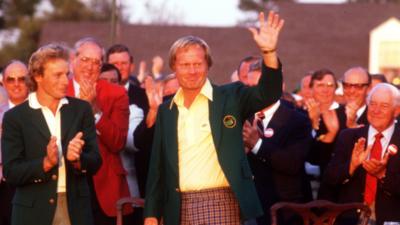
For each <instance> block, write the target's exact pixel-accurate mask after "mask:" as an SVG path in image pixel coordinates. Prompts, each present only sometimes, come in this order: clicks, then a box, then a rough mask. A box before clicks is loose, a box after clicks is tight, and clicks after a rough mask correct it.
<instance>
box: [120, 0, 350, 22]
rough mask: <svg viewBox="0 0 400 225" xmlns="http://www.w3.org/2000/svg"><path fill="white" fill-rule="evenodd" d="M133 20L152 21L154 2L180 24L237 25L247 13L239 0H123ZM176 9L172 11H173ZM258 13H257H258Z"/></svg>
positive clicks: (325, 0) (336, 0)
mask: <svg viewBox="0 0 400 225" xmlns="http://www.w3.org/2000/svg"><path fill="white" fill-rule="evenodd" d="M120 1H121V4H122V5H123V6H125V7H124V8H126V11H125V13H126V14H127V15H128V20H129V22H131V23H138V22H140V23H149V21H151V19H149V18H150V16H148V15H146V9H145V7H144V5H145V3H146V2H151V3H152V5H154V7H153V8H156V10H155V11H157V7H158V11H162V12H169V13H167V14H169V15H167V16H168V17H167V18H168V19H170V20H173V21H174V22H175V23H178V24H181V25H191V26H193V25H194V26H216V27H220V26H234V25H235V24H237V22H238V21H240V20H242V19H244V18H245V17H246V16H248V14H247V15H246V14H245V13H243V12H242V11H240V10H239V9H238V4H239V0H135V1H132V0H120ZM299 1H301V2H304V3H342V2H344V1H345V0H299ZM171 12H173V13H171ZM255 16H256V15H255Z"/></svg>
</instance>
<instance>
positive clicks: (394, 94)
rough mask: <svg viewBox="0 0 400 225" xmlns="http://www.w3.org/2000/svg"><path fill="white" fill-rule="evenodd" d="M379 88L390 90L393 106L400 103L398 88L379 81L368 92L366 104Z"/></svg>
mask: <svg viewBox="0 0 400 225" xmlns="http://www.w3.org/2000/svg"><path fill="white" fill-rule="evenodd" d="M380 89H384V90H388V91H390V92H391V94H392V97H393V106H394V107H398V106H399V105H400V92H399V90H398V89H397V88H396V87H395V86H393V85H391V84H388V83H379V84H377V85H375V87H374V88H372V90H371V91H370V92H369V93H368V96H367V104H369V103H370V101H371V97H372V95H373V94H374V93H375V92H376V91H378V90H380Z"/></svg>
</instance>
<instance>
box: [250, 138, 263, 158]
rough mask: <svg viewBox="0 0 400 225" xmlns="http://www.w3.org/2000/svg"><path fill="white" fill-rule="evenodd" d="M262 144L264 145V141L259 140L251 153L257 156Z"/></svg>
mask: <svg viewBox="0 0 400 225" xmlns="http://www.w3.org/2000/svg"><path fill="white" fill-rule="evenodd" d="M261 144H262V139H261V138H259V139H258V141H257V143H256V144H255V145H254V147H253V149H251V152H252V153H253V154H254V155H257V153H258V151H259V150H260V147H261Z"/></svg>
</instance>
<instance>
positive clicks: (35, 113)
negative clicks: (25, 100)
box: [28, 106, 51, 139]
mask: <svg viewBox="0 0 400 225" xmlns="http://www.w3.org/2000/svg"><path fill="white" fill-rule="evenodd" d="M28 107H29V106H28ZM29 110H30V111H31V112H28V115H29V116H32V117H33V118H35V119H33V120H31V121H32V123H33V125H34V126H35V127H36V128H38V130H39V132H40V133H41V134H42V135H43V136H44V137H45V138H46V139H50V136H51V134H50V130H49V128H48V126H47V122H46V119H45V118H44V116H43V113H42V110H41V109H32V108H30V107H29Z"/></svg>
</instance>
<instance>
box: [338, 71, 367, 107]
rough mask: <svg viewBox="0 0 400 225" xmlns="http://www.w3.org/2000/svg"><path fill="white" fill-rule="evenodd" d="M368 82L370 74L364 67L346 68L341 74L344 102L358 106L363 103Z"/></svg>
mask: <svg viewBox="0 0 400 225" xmlns="http://www.w3.org/2000/svg"><path fill="white" fill-rule="evenodd" d="M370 83H371V76H370V75H369V73H368V71H367V70H366V69H364V68H362V67H353V68H350V69H349V70H347V71H346V72H345V73H344V75H343V92H344V97H345V99H346V102H347V103H353V104H356V105H358V106H360V107H361V106H362V105H364V104H365V98H366V96H367V93H368V89H369V85H370Z"/></svg>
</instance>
